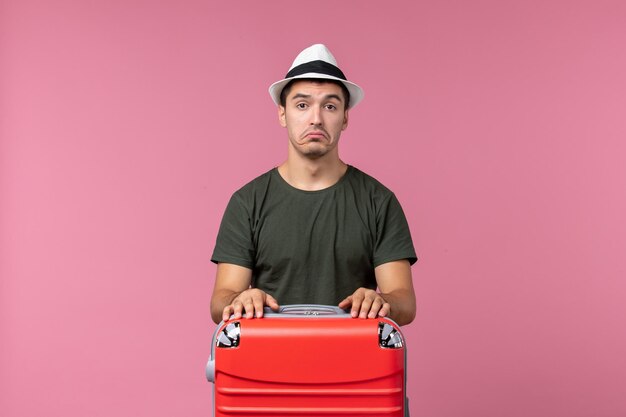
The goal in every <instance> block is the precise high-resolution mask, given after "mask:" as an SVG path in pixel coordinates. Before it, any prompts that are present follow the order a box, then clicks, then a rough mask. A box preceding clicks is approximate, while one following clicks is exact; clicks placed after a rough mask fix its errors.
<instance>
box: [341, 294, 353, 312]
mask: <svg viewBox="0 0 626 417" xmlns="http://www.w3.org/2000/svg"><path fill="white" fill-rule="evenodd" d="M350 305H352V296H351V295H349V296H347V297H346V298H344V299H343V300H342V301H341V302H340V303H339V304H338V307H339V308H343V309H345V308H347V307H349V306H350Z"/></svg>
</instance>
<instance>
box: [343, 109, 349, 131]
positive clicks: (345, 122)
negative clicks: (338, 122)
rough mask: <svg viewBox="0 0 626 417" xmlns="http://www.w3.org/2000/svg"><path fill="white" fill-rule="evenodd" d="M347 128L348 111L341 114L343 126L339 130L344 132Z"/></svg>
mask: <svg viewBox="0 0 626 417" xmlns="http://www.w3.org/2000/svg"><path fill="white" fill-rule="evenodd" d="M347 127H348V110H345V111H344V112H343V126H341V130H346V128H347Z"/></svg>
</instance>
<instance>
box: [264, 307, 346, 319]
mask: <svg viewBox="0 0 626 417" xmlns="http://www.w3.org/2000/svg"><path fill="white" fill-rule="evenodd" d="M264 310H265V311H264V313H266V314H272V313H274V314H293V315H302V316H331V315H332V316H336V315H345V314H348V313H346V311H345V310H342V309H341V308H339V307H337V306H328V305H321V304H289V305H284V306H280V308H279V310H278V313H276V312H275V311H274V310H272V309H271V308H269V307H265V309H264Z"/></svg>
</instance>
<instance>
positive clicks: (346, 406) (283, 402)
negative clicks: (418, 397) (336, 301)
mask: <svg viewBox="0 0 626 417" xmlns="http://www.w3.org/2000/svg"><path fill="white" fill-rule="evenodd" d="M206 374H207V379H208V380H209V381H212V382H214V397H213V401H214V406H215V411H214V415H215V416H216V417H223V416H246V417H254V416H263V417H272V416H282V417H301V416H303V415H305V416H309V417H316V416H319V417H322V416H323V417H329V416H343V417H345V416H385V417H404V416H405V415H406V416H408V407H407V405H406V392H405V391H406V374H405V346H404V339H403V337H402V334H401V333H400V329H399V327H398V325H397V324H395V323H394V322H393V321H392V320H389V319H386V318H376V319H353V318H352V317H351V316H350V314H348V313H346V312H345V311H343V310H341V309H339V308H338V307H332V306H316V305H293V306H284V307H282V308H281V309H280V312H279V313H274V312H272V311H271V310H269V309H266V312H265V314H264V318H262V319H245V318H243V319H239V320H229V321H227V322H222V323H220V325H219V326H218V327H217V330H216V331H215V334H214V336H213V344H212V347H211V357H210V358H209V362H208V364H207V368H206ZM405 413H406V414H405Z"/></svg>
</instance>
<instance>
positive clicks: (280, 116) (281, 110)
mask: <svg viewBox="0 0 626 417" xmlns="http://www.w3.org/2000/svg"><path fill="white" fill-rule="evenodd" d="M278 123H280V125H281V126H282V127H287V120H286V119H285V108H284V107H283V106H278Z"/></svg>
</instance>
